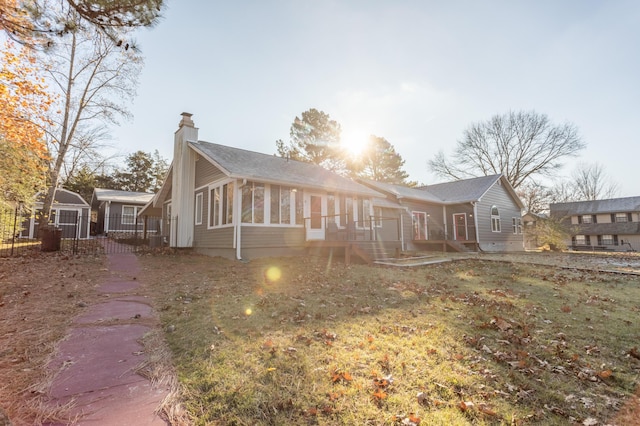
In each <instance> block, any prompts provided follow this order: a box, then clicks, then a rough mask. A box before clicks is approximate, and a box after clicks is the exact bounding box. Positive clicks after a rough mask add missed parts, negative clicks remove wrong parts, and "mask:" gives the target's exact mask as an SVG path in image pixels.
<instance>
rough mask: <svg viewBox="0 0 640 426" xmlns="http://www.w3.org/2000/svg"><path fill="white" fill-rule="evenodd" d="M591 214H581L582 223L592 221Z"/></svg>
mask: <svg viewBox="0 0 640 426" xmlns="http://www.w3.org/2000/svg"><path fill="white" fill-rule="evenodd" d="M591 219H592V218H591V215H585V216H582V223H592V220H591Z"/></svg>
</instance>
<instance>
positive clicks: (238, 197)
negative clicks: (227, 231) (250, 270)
mask: <svg viewBox="0 0 640 426" xmlns="http://www.w3.org/2000/svg"><path fill="white" fill-rule="evenodd" d="M236 182H237V184H236V185H234V187H235V188H236V189H235V192H236V193H235V194H234V198H233V204H235V205H234V206H233V210H234V212H237V214H234V215H233V217H234V220H235V221H236V224H235V226H234V227H233V229H234V231H235V234H236V235H235V238H234V241H233V242H234V244H235V246H236V247H235V249H236V260H242V217H241V214H242V191H241V188H242V187H243V186H244V185H245V184H246V183H247V180H246V179H243V180H242V181H240V180H236Z"/></svg>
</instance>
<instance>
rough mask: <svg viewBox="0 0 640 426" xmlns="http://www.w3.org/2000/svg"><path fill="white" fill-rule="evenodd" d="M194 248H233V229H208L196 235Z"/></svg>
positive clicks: (230, 227)
mask: <svg viewBox="0 0 640 426" xmlns="http://www.w3.org/2000/svg"><path fill="white" fill-rule="evenodd" d="M194 247H197V248H216V249H219V248H233V227H232V226H229V227H225V228H216V229H207V230H206V231H204V232H199V233H197V234H194Z"/></svg>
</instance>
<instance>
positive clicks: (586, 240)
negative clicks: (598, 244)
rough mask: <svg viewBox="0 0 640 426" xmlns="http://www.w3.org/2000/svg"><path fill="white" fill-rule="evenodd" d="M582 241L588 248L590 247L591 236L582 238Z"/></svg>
mask: <svg viewBox="0 0 640 426" xmlns="http://www.w3.org/2000/svg"><path fill="white" fill-rule="evenodd" d="M584 240H585V242H586V243H587V245H588V246H590V245H591V235H585V236H584Z"/></svg>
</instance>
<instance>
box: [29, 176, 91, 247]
mask: <svg viewBox="0 0 640 426" xmlns="http://www.w3.org/2000/svg"><path fill="white" fill-rule="evenodd" d="M44 197H45V194H44V193H43V192H39V193H38V194H36V197H35V200H36V201H35V203H34V205H33V214H32V215H31V216H30V217H29V218H28V219H27V220H25V221H24V222H23V223H22V230H21V232H20V237H21V238H29V239H35V238H38V227H39V223H40V219H41V217H42V207H43V201H44ZM89 211H90V207H89V204H88V203H87V202H86V201H85V200H84V199H83V198H82V196H81V195H80V194H78V193H76V192H72V191H69V190H67V189H64V188H56V191H55V193H54V197H53V204H52V206H51V215H50V216H49V224H50V225H53V226H55V227H57V228H60V229H61V230H62V238H78V239H85V238H89V227H90V215H89Z"/></svg>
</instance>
